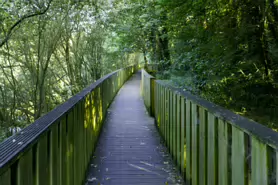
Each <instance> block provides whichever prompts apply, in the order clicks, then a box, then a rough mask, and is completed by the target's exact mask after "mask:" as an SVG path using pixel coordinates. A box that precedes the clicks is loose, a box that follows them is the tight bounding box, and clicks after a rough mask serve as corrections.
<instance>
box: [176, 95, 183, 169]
mask: <svg viewBox="0 0 278 185" xmlns="http://www.w3.org/2000/svg"><path fill="white" fill-rule="evenodd" d="M176 102H177V104H176V107H177V110H176V117H177V119H176V120H177V121H176V122H177V123H176V125H177V127H176V133H177V135H176V146H177V165H178V169H179V170H181V156H183V155H181V130H182V129H181V96H180V94H177V101H176ZM182 145H183V144H182ZM182 147H183V146H182Z"/></svg>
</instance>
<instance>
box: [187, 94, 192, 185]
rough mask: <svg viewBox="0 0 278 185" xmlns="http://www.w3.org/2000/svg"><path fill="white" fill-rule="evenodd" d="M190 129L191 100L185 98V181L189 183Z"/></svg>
mask: <svg viewBox="0 0 278 185" xmlns="http://www.w3.org/2000/svg"><path fill="white" fill-rule="evenodd" d="M191 130H192V116H191V101H190V100H188V99H187V100H186V182H187V183H188V184H191V179H192V176H191V174H192V173H191V170H192V161H191V156H192V155H191V141H192V140H191V137H192V135H191Z"/></svg>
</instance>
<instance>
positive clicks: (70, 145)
mask: <svg viewBox="0 0 278 185" xmlns="http://www.w3.org/2000/svg"><path fill="white" fill-rule="evenodd" d="M73 125H74V112H73V110H71V111H70V112H69V113H68V117H67V185H73V184H74V152H73V150H74V142H73V141H74V127H73Z"/></svg>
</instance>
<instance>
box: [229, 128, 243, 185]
mask: <svg viewBox="0 0 278 185" xmlns="http://www.w3.org/2000/svg"><path fill="white" fill-rule="evenodd" d="M231 162H232V185H245V184H246V179H245V176H246V163H245V140H244V132H243V131H241V130H240V129H238V128H236V127H235V126H232V160H231Z"/></svg>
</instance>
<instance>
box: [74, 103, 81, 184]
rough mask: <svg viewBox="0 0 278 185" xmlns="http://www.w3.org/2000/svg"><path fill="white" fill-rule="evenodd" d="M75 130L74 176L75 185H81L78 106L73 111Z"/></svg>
mask: <svg viewBox="0 0 278 185" xmlns="http://www.w3.org/2000/svg"><path fill="white" fill-rule="evenodd" d="M73 118H74V119H73V120H74V122H73V130H74V140H73V174H74V184H77V185H78V184H80V183H81V182H80V170H81V169H80V167H79V165H80V161H79V158H78V155H79V153H80V151H81V150H80V142H79V137H80V136H79V135H80V129H79V123H78V104H77V105H76V106H75V107H74V109H73Z"/></svg>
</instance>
